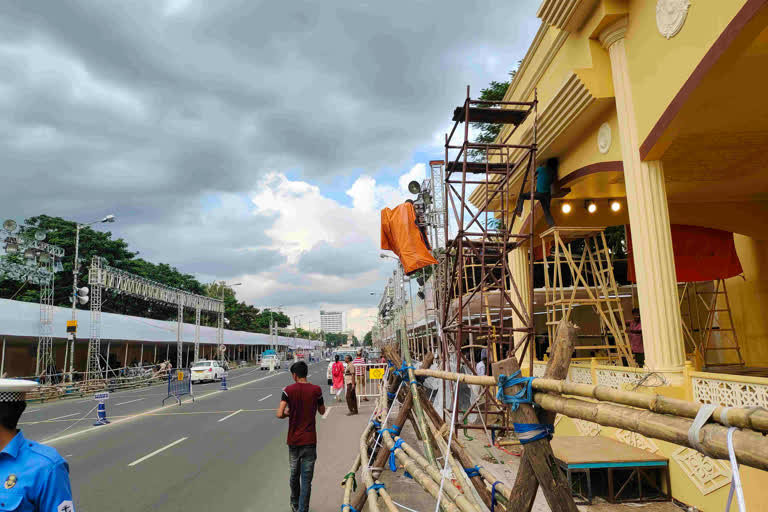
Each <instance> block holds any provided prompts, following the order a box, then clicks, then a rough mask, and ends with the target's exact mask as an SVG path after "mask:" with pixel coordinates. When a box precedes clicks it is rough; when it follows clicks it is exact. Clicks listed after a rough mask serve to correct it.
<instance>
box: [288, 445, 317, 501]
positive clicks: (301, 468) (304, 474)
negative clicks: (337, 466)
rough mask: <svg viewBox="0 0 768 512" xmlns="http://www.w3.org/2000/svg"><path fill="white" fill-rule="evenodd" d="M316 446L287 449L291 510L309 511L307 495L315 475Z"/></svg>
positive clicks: (310, 490) (309, 492)
mask: <svg viewBox="0 0 768 512" xmlns="http://www.w3.org/2000/svg"><path fill="white" fill-rule="evenodd" d="M316 460H317V446H316V445H314V444H309V445H306V446H289V447H288V464H289V466H290V468H291V510H292V511H293V512H308V511H309V495H310V494H311V493H312V477H313V476H314V474H315V461H316Z"/></svg>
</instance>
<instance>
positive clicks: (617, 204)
mask: <svg viewBox="0 0 768 512" xmlns="http://www.w3.org/2000/svg"><path fill="white" fill-rule="evenodd" d="M611 210H612V211H614V212H617V211H619V210H621V203H620V202H618V201H611Z"/></svg>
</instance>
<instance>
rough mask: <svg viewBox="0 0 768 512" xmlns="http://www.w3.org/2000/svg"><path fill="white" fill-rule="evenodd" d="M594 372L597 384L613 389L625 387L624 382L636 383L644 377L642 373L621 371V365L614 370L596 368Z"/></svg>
mask: <svg viewBox="0 0 768 512" xmlns="http://www.w3.org/2000/svg"><path fill="white" fill-rule="evenodd" d="M596 373H597V384H600V385H602V386H608V387H611V388H614V389H625V385H626V384H630V385H632V384H637V383H638V382H640V381H641V380H642V379H643V377H645V374H644V373H636V372H629V371H622V370H621V367H616V369H615V370H608V369H604V368H598V370H597V372H596Z"/></svg>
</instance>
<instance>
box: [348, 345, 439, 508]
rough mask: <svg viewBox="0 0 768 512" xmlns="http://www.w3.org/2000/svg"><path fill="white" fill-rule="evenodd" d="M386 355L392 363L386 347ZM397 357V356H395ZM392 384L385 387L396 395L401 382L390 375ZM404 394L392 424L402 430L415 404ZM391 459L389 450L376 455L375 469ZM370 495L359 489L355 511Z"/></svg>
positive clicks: (430, 357) (429, 359)
mask: <svg viewBox="0 0 768 512" xmlns="http://www.w3.org/2000/svg"><path fill="white" fill-rule="evenodd" d="M382 352H383V353H384V354H385V355H387V358H388V359H389V360H390V361H391V360H392V357H390V356H392V355H393V354H392V351H391V349H390V348H389V347H384V350H383V351H382ZM395 355H396V354H395ZM433 358H434V354H432V353H431V352H430V353H428V354H427V355H426V356H425V357H424V362H423V364H424V366H431V365H432V360H433ZM390 378H391V382H390V383H389V384H388V386H385V388H387V389H388V390H389V392H390V393H394V392H396V391H397V387H398V386H399V380H400V379H398V378H397V376H395V375H390ZM403 393H405V398H404V399H403V404H402V406H401V407H400V411H399V412H398V414H397V417H396V418H395V420H394V421H393V422H392V426H393V427H397V428H399V429H401V430H402V428H403V427H404V426H405V421H406V419H407V418H408V416H409V413H410V411H411V406H412V404H413V396H412V395H411V393H409V392H408V391H407V390H406V389H403ZM381 426H382V428H386V427H387V425H386V424H385V423H383V422H382V425H381ZM388 457H389V452H387V450H380V451H379V453H377V454H376V457H375V459H374V462H373V467H382V466H384V464H385V463H386V462H387V458H388ZM367 498H368V495H367V494H366V492H365V489H359V490H358V491H357V493H355V496H354V498H353V499H352V506H353V507H354V509H355V510H362V509H363V506H364V505H365V501H366V500H367Z"/></svg>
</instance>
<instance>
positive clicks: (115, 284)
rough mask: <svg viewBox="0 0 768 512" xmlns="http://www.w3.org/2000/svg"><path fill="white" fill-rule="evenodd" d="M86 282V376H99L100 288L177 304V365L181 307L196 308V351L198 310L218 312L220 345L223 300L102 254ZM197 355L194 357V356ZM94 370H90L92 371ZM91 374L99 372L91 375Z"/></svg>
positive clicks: (158, 301) (179, 359)
mask: <svg viewBox="0 0 768 512" xmlns="http://www.w3.org/2000/svg"><path fill="white" fill-rule="evenodd" d="M88 284H90V285H91V338H90V341H89V343H88V369H87V372H88V373H86V375H87V378H89V379H98V378H101V377H100V375H101V368H100V365H99V349H100V344H101V293H102V291H103V290H113V291H115V292H117V293H122V294H125V295H129V296H132V297H136V298H139V299H143V300H147V301H151V302H155V303H158V304H163V305H166V306H176V307H177V314H176V321H177V326H176V332H177V351H176V367H177V368H181V367H182V362H183V358H182V348H183V344H184V340H183V327H184V308H194V309H195V355H197V354H198V350H199V343H200V312H201V311H210V312H212V313H216V314H218V317H219V322H218V324H219V329H218V332H217V340H218V343H219V345H221V343H222V340H223V339H224V336H223V328H224V301H222V300H221V299H214V298H212V297H206V296H203V295H196V294H194V293H190V292H187V291H184V290H180V289H178V288H172V287H170V286H166V285H164V284H161V283H157V282H155V281H152V280H150V279H146V278H144V277H141V276H137V275H134V274H131V273H129V272H124V271H122V270H119V269H116V268H113V267H110V266H108V265H105V264H104V263H103V261H102V258H100V257H99V256H94V257H93V260H92V261H91V267H90V269H89V272H88ZM195 359H197V358H195ZM92 372H93V373H92ZM94 374H96V375H98V376H94Z"/></svg>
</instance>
